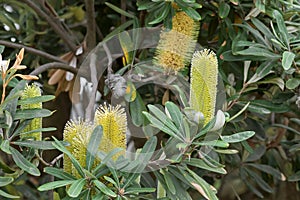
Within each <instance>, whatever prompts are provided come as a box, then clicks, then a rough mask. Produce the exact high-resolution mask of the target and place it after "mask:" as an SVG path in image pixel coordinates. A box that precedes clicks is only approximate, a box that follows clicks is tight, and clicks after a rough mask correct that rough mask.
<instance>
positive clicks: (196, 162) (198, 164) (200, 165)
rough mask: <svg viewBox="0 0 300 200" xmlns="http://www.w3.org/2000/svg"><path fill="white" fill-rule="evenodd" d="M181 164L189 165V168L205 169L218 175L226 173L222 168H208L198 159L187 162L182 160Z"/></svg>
mask: <svg viewBox="0 0 300 200" xmlns="http://www.w3.org/2000/svg"><path fill="white" fill-rule="evenodd" d="M183 162H184V163H186V164H187V165H191V166H194V167H198V168H201V169H205V170H208V171H212V172H216V173H220V174H226V173H227V172H226V170H225V169H224V168H221V167H212V166H209V165H208V164H207V163H206V162H204V161H203V160H201V159H198V158H191V159H189V160H184V161H183Z"/></svg>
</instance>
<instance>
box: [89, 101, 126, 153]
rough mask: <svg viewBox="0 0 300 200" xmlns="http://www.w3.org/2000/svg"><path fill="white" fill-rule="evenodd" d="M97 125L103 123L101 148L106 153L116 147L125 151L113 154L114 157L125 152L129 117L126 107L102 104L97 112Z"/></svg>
mask: <svg viewBox="0 0 300 200" xmlns="http://www.w3.org/2000/svg"><path fill="white" fill-rule="evenodd" d="M94 124H95V125H102V127H103V136H102V140H101V143H100V147H99V148H100V150H101V151H104V152H106V153H108V152H110V151H111V150H113V149H114V148H123V149H124V151H123V152H121V153H119V154H116V155H114V156H113V159H116V158H118V156H120V155H124V154H125V150H126V128H127V118H126V113H125V110H124V108H121V106H120V105H117V106H115V107H113V106H112V105H106V104H104V105H103V106H102V105H101V106H100V107H99V108H98V109H97V111H96V114H95V123H94Z"/></svg>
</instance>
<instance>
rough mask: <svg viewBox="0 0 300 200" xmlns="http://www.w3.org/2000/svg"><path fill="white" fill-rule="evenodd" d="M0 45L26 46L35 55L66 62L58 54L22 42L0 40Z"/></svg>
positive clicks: (20, 47) (16, 47) (17, 47)
mask: <svg viewBox="0 0 300 200" xmlns="http://www.w3.org/2000/svg"><path fill="white" fill-rule="evenodd" d="M0 45H4V46H7V47H11V48H15V49H22V48H24V49H25V50H26V51H27V52H29V53H32V54H35V55H38V56H41V57H44V58H47V59H49V60H53V61H57V62H62V63H66V61H64V60H62V59H60V58H59V57H57V56H54V55H51V54H49V53H46V52H44V51H41V50H38V49H35V48H32V47H28V46H25V45H22V44H16V43H13V42H8V41H5V40H0Z"/></svg>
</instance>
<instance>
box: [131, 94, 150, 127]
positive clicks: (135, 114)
mask: <svg viewBox="0 0 300 200" xmlns="http://www.w3.org/2000/svg"><path fill="white" fill-rule="evenodd" d="M129 110H130V116H131V119H132V123H133V124H134V125H135V126H141V125H143V122H144V118H145V117H144V115H143V111H147V109H146V106H145V104H144V102H143V99H142V97H141V95H140V94H139V93H136V98H135V100H134V101H132V102H130V103H129Z"/></svg>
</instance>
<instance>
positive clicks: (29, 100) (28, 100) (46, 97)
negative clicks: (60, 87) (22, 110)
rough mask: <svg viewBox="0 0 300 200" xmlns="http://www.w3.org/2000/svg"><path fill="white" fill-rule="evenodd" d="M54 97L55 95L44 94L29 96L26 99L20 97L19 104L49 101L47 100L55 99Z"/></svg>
mask: <svg viewBox="0 0 300 200" xmlns="http://www.w3.org/2000/svg"><path fill="white" fill-rule="evenodd" d="M53 99H55V96H54V95H43V96H36V97H29V98H26V99H20V100H19V101H18V105H23V104H32V103H40V102H47V101H50V100H53Z"/></svg>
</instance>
